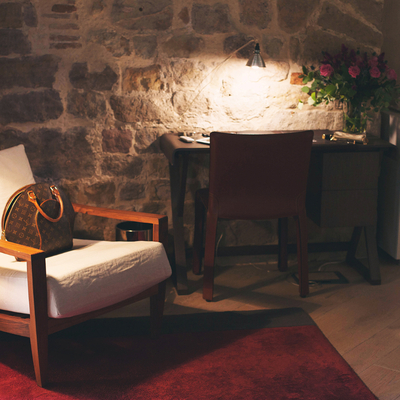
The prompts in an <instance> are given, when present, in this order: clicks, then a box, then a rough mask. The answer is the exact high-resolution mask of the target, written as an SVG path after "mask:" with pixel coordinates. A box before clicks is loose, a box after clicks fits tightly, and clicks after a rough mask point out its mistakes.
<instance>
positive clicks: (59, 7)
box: [51, 4, 76, 13]
mask: <svg viewBox="0 0 400 400" xmlns="http://www.w3.org/2000/svg"><path fill="white" fill-rule="evenodd" d="M51 11H53V12H55V13H73V12H75V11H76V7H75V6H74V5H73V4H53V7H51Z"/></svg>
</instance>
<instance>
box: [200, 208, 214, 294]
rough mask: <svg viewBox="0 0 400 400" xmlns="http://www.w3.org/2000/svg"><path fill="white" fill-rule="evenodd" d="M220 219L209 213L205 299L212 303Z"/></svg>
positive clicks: (205, 255)
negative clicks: (216, 241)
mask: <svg viewBox="0 0 400 400" xmlns="http://www.w3.org/2000/svg"><path fill="white" fill-rule="evenodd" d="M217 221H218V218H216V217H214V216H211V215H210V213H209V212H208V213H207V222H206V243H205V250H204V277H203V298H204V299H205V300H207V301H212V299H213V292H214V263H215V245H216V243H215V240H216V236H217Z"/></svg>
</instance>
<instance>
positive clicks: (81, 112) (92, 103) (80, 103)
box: [67, 89, 106, 119]
mask: <svg viewBox="0 0 400 400" xmlns="http://www.w3.org/2000/svg"><path fill="white" fill-rule="evenodd" d="M67 103H68V104H67V111H68V113H70V114H72V115H74V116H75V117H80V118H89V119H95V118H97V117H98V116H99V115H102V114H104V113H105V112H106V101H105V99H104V96H103V95H102V94H100V93H96V92H93V91H84V92H80V91H79V90H76V89H74V90H72V91H71V92H69V93H68V97H67Z"/></svg>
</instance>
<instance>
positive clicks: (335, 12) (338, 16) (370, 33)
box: [318, 3, 383, 47]
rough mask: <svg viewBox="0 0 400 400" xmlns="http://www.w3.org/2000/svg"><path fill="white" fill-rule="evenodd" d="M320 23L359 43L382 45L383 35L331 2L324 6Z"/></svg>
mask: <svg viewBox="0 0 400 400" xmlns="http://www.w3.org/2000/svg"><path fill="white" fill-rule="evenodd" d="M318 25H319V26H320V27H321V28H323V29H331V30H333V31H335V32H339V33H341V34H345V35H347V36H348V37H350V38H353V39H354V40H355V41H356V42H357V43H363V44H365V45H368V46H372V47H381V45H382V41H383V35H382V33H380V32H377V31H376V30H374V29H372V28H370V27H369V26H367V25H365V24H364V23H363V22H361V21H360V20H358V19H355V18H353V17H352V16H350V15H347V14H344V13H342V12H341V11H340V10H339V8H337V7H336V6H335V5H333V4H331V3H326V4H325V5H324V6H323V9H322V11H321V14H320V17H319V18H318Z"/></svg>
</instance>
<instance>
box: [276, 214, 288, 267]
mask: <svg viewBox="0 0 400 400" xmlns="http://www.w3.org/2000/svg"><path fill="white" fill-rule="evenodd" d="M288 230H289V226H288V218H279V219H278V249H279V250H278V252H279V254H278V269H279V271H282V272H283V271H287V270H288V248H287V246H288Z"/></svg>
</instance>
